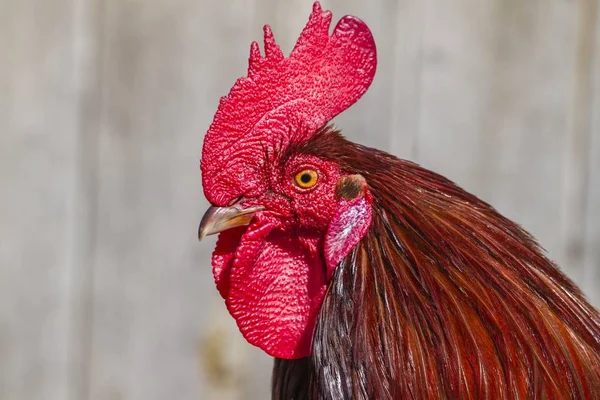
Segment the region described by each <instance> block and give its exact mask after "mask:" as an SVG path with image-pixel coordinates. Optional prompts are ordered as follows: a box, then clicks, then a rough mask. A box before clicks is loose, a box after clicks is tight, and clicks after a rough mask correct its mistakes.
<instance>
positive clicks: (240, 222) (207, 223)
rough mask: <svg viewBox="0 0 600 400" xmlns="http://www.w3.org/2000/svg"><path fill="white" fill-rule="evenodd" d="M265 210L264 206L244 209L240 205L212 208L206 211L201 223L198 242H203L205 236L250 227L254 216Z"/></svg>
mask: <svg viewBox="0 0 600 400" xmlns="http://www.w3.org/2000/svg"><path fill="white" fill-rule="evenodd" d="M264 209H265V208H264V207H263V206H252V207H248V208H242V207H241V206H240V205H239V203H238V204H234V205H233V206H231V207H215V206H211V207H209V208H208V210H206V212H205V213H204V216H203V217H202V221H200V226H199V227H198V240H202V239H203V238H204V236H209V235H214V234H215V233H219V232H223V231H226V230H227V229H231V228H235V227H236V226H245V225H248V224H249V223H250V221H251V220H252V217H253V216H254V214H255V213H256V212H258V211H261V210H264Z"/></svg>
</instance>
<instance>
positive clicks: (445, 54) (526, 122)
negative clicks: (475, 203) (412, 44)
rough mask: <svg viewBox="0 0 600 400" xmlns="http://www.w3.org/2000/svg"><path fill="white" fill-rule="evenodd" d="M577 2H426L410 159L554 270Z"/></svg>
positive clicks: (561, 252)
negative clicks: (527, 238) (515, 229)
mask: <svg viewBox="0 0 600 400" xmlns="http://www.w3.org/2000/svg"><path fill="white" fill-rule="evenodd" d="M579 12H580V2H564V1H560V0H543V1H542V0H537V1H527V2H522V1H516V0H515V1H486V2H481V1H476V0H461V1H458V2H452V3H448V2H444V1H441V0H429V1H428V2H427V11H426V19H425V37H424V48H423V52H424V53H423V57H424V62H423V71H422V85H423V86H422V87H423V91H422V93H421V99H422V104H421V116H420V124H419V125H420V131H419V139H418V145H417V152H416V154H417V160H418V161H419V162H420V163H422V164H423V165H424V166H426V167H429V168H431V169H433V170H436V171H439V172H441V173H443V174H444V175H446V176H448V177H450V178H452V179H454V180H455V181H457V182H458V183H459V184H461V185H462V186H463V187H465V188H466V189H467V190H470V191H472V192H474V193H475V194H477V195H479V196H480V197H482V198H483V199H484V200H487V201H489V202H491V203H492V205H494V206H495V207H496V208H498V209H499V211H500V212H502V213H503V214H505V215H507V216H508V217H510V218H512V219H514V220H515V221H517V222H519V223H520V224H522V225H523V226H524V227H525V228H526V229H527V230H529V231H530V232H532V233H533V234H534V235H535V236H536V237H537V238H538V239H539V240H540V242H541V243H542V245H543V246H544V247H545V248H546V249H548V250H549V253H550V256H551V257H552V258H554V259H556V260H557V261H558V262H559V263H560V264H561V265H562V266H563V268H564V270H565V271H566V272H567V273H568V274H569V275H571V276H572V277H574V278H575V279H576V280H577V281H578V282H581V278H582V276H581V269H580V268H578V267H574V268H572V266H571V265H569V263H568V261H569V259H568V254H567V252H566V248H565V246H564V243H563V237H562V235H561V234H560V232H561V228H562V225H561V221H562V220H561V213H563V212H565V210H564V209H563V208H562V198H561V190H562V189H563V185H562V182H561V178H562V177H563V168H564V151H563V149H564V148H565V143H566V133H567V129H568V126H569V114H568V113H569V110H570V106H571V94H572V84H573V81H574V75H573V73H574V71H575V54H576V47H577V27H578V21H579Z"/></svg>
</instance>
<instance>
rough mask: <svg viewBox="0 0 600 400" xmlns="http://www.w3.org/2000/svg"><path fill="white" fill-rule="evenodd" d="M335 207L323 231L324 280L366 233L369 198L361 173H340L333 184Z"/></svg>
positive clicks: (370, 208)
mask: <svg viewBox="0 0 600 400" xmlns="http://www.w3.org/2000/svg"><path fill="white" fill-rule="evenodd" d="M336 195H337V197H338V199H339V201H338V204H337V210H336V212H335V214H334V216H333V218H332V219H331V222H330V223H329V228H328V229H327V234H326V235H325V249H324V250H325V262H326V264H327V280H329V279H331V277H332V276H333V272H334V271H335V268H336V267H337V265H338V264H339V263H340V261H342V259H343V258H344V257H346V256H347V255H348V254H349V253H350V252H351V251H352V249H353V248H354V247H355V246H356V245H357V244H358V242H360V240H361V239H362V238H363V237H364V236H365V235H366V233H367V231H368V230H369V227H370V226H371V219H372V207H371V203H372V202H373V199H372V197H371V194H370V192H369V189H368V187H367V182H366V181H365V178H363V177H362V176H361V175H348V176H344V177H342V178H341V179H340V180H339V182H338V185H337V188H336Z"/></svg>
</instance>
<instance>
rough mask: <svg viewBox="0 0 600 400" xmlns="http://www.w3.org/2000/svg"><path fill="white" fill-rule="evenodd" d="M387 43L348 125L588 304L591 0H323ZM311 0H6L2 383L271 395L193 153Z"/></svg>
mask: <svg viewBox="0 0 600 400" xmlns="http://www.w3.org/2000/svg"><path fill="white" fill-rule="evenodd" d="M322 5H323V8H325V9H330V10H332V12H333V14H334V23H335V22H336V21H337V20H339V18H341V17H342V16H343V15H344V14H354V15H357V16H358V17H360V18H361V19H363V20H364V21H366V22H367V23H368V24H369V26H370V27H371V29H372V30H373V34H374V37H375V40H376V42H377V48H378V54H379V65H378V72H377V75H376V78H375V80H374V82H373V85H372V87H371V89H370V90H369V92H367V94H366V95H365V96H364V97H363V98H362V99H361V100H360V101H359V102H358V103H357V104H356V105H354V106H353V107H352V108H351V109H349V110H348V111H347V112H346V113H344V114H342V115H341V116H340V117H338V118H336V121H335V122H336V124H337V125H338V126H339V127H340V128H341V129H342V130H343V132H344V134H345V135H346V136H348V137H349V138H350V139H352V140H354V141H356V142H359V143H363V144H366V145H369V146H375V147H378V148H382V149H384V150H387V151H389V152H391V153H394V154H396V155H399V156H401V157H403V158H408V159H412V160H415V161H417V162H419V163H421V164H422V165H423V166H425V167H427V168H431V169H433V170H435V171H438V172H441V173H443V174H444V175H446V176H448V177H450V178H452V179H454V180H456V181H457V182H458V183H460V184H461V185H462V186H464V187H465V188H466V189H468V190H469V191H471V192H473V193H475V194H477V195H479V196H480V197H482V198H483V199H484V200H486V201H488V202H490V203H491V204H492V205H494V206H496V207H497V208H498V209H499V210H500V211H501V212H502V213H504V214H506V215H507V216H509V217H511V218H512V219H514V220H516V221H517V222H519V223H520V224H522V225H523V226H524V227H525V228H526V229H527V230H529V231H531V232H532V233H533V234H534V235H535V236H537V237H538V238H539V239H540V242H541V243H542V245H543V246H544V247H545V248H546V249H548V251H549V253H550V255H551V257H552V258H554V259H556V260H557V261H558V262H559V263H560V264H561V265H562V266H563V268H564V270H565V271H566V272H567V274H569V275H570V276H571V277H573V278H575V279H576V280H577V282H578V283H580V284H582V286H583V288H584V289H585V291H586V293H587V294H588V296H590V297H591V298H592V299H593V301H594V302H595V304H600V250H599V249H600V213H599V211H598V204H600V86H599V85H600V26H599V25H600V24H599V20H600V19H599V17H598V12H599V10H598V9H599V4H598V0H581V1H563V0H529V1H526V2H523V1H520V0H485V1H480V0H457V1H455V2H444V1H442V0H396V1H394V0H376V1H374V2H368V3H367V2H364V1H361V0H351V1H341V0H323V1H322ZM311 6H312V0H311V1H306V0H292V1H286V2H275V1H274V0H231V1H227V2H214V3H209V2H198V1H192V0H174V1H170V2H167V1H164V0H144V1H141V0H135V1H127V2H123V1H118V0H76V1H67V0H46V1H41V0H0V189H1V193H2V196H0V221H2V224H0V398H1V399H3V400H4V399H8V400H21V399H27V400H28V399H40V398H43V399H50V400H53V399H61V400H62V399H68V400H71V399H73V400H79V399H93V400H105V399H123V400H125V399H127V400H129V399H150V400H151V399H164V398H176V399H184V400H185V399H199V398H201V399H216V398H218V399H245V398H253V399H254V398H268V388H269V379H270V368H271V359H270V358H269V357H267V356H266V355H264V354H263V353H262V352H261V351H259V350H257V349H255V348H253V347H251V346H249V345H248V344H246V342H245V341H244V340H243V339H242V337H241V335H240V333H239V332H238V330H237V327H236V326H235V323H234V321H233V319H232V318H231V317H230V316H229V315H228V313H227V311H226V309H225V307H224V305H223V301H222V299H221V298H220V297H219V296H218V294H217V291H216V290H215V288H214V284H213V279H212V273H211V271H210V254H211V252H212V249H213V247H214V243H215V241H214V239H213V238H209V239H207V240H206V241H205V242H203V243H198V242H197V239H196V230H197V224H198V222H199V220H200V217H201V216H202V213H203V211H204V209H205V208H206V207H207V203H206V200H205V199H204V196H203V195H202V189H201V186H200V173H199V168H198V162H199V157H200V151H201V145H202V138H203V135H204V133H205V132H206V130H207V128H208V125H209V124H210V122H211V120H212V116H213V113H214V112H215V110H216V107H217V104H218V99H219V97H220V96H222V95H225V94H226V93H227V92H228V91H229V89H230V87H231V85H232V83H233V82H234V81H235V79H237V78H238V77H239V76H242V75H244V74H245V73H246V68H247V57H248V53H249V46H250V42H251V41H252V40H257V41H258V42H259V43H261V47H262V26H263V25H264V24H266V23H268V24H270V25H271V26H272V28H273V31H274V33H275V37H276V39H277V41H278V43H279V44H280V45H281V47H282V49H283V51H284V53H285V54H287V53H289V51H290V50H291V48H292V46H293V44H294V43H295V40H296V38H297V36H298V33H299V32H300V30H301V29H302V27H303V26H304V24H305V23H306V21H307V18H308V15H309V13H310V10H311Z"/></svg>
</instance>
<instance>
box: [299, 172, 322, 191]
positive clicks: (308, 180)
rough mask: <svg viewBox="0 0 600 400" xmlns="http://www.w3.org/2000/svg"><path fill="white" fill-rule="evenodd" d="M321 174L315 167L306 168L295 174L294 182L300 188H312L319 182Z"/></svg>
mask: <svg viewBox="0 0 600 400" xmlns="http://www.w3.org/2000/svg"><path fill="white" fill-rule="evenodd" d="M318 180H319V174H318V173H317V171H315V170H314V169H310V168H305V169H303V170H302V171H300V172H298V173H297V174H296V175H295V176H294V183H295V184H296V186H298V187H299V188H300V189H310V188H312V187H314V186H315V185H316V184H317V181H318Z"/></svg>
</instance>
